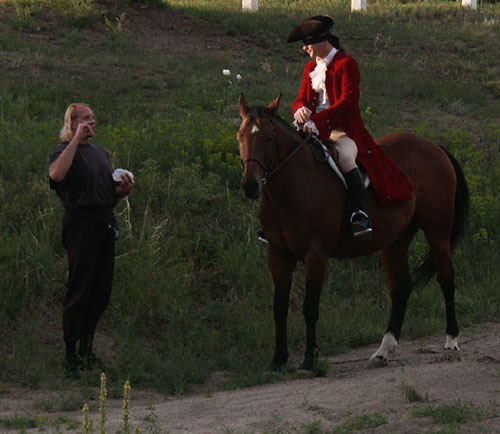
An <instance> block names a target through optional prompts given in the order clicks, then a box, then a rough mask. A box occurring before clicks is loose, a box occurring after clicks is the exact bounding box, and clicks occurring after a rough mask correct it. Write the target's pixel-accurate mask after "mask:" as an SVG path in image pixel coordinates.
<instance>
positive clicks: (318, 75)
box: [309, 47, 339, 104]
mask: <svg viewBox="0 0 500 434" xmlns="http://www.w3.org/2000/svg"><path fill="white" fill-rule="evenodd" d="M337 51H339V50H337V49H336V48H335V47H332V50H331V51H330V52H329V53H328V56H326V57H325V58H324V59H320V58H319V57H316V68H314V71H312V72H311V73H310V74H309V77H311V83H312V88H313V90H315V91H316V92H318V93H319V94H321V95H323V104H326V102H327V99H328V95H327V94H326V86H325V79H326V68H327V67H328V65H329V64H330V62H331V61H332V59H333V56H335V54H336V53H337Z"/></svg>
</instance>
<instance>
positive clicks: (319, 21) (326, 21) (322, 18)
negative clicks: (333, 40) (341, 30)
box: [286, 15, 334, 45]
mask: <svg viewBox="0 0 500 434" xmlns="http://www.w3.org/2000/svg"><path fill="white" fill-rule="evenodd" d="M333 23H334V21H333V19H332V18H331V17H329V16H328V15H315V16H313V17H309V18H306V19H305V20H303V21H302V22H301V23H300V24H299V25H298V26H295V28H294V29H293V30H292V31H291V32H290V34H289V35H288V39H287V41H286V42H288V43H290V42H297V41H300V40H302V41H303V42H304V44H306V45H310V44H315V43H317V42H321V41H325V40H327V39H329V37H330V29H331V28H332V26H333Z"/></svg>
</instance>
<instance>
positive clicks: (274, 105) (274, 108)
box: [267, 93, 282, 117]
mask: <svg viewBox="0 0 500 434" xmlns="http://www.w3.org/2000/svg"><path fill="white" fill-rule="evenodd" d="M281 95H282V94H281V93H280V94H279V95H278V98H276V99H275V100H274V101H273V102H272V103H271V104H269V105H268V106H267V108H268V109H269V110H270V111H271V116H272V117H274V116H276V114H277V113H278V108H279V106H280V100H281Z"/></svg>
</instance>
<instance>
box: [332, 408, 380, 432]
mask: <svg viewBox="0 0 500 434" xmlns="http://www.w3.org/2000/svg"><path fill="white" fill-rule="evenodd" d="M386 423H387V420H386V419H385V418H384V417H383V416H382V415H380V414H378V413H374V414H360V415H358V416H355V417H353V418H352V419H351V420H349V421H348V422H345V423H343V424H342V425H341V426H339V427H337V428H336V429H335V430H333V434H350V433H354V432H359V431H362V430H367V429H369V428H372V429H373V428H376V427H378V426H380V425H385V424H386Z"/></svg>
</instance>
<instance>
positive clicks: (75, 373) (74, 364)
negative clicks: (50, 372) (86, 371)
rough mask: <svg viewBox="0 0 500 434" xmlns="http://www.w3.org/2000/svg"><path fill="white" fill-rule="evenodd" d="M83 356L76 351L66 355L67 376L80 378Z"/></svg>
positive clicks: (65, 371)
mask: <svg viewBox="0 0 500 434" xmlns="http://www.w3.org/2000/svg"><path fill="white" fill-rule="evenodd" d="M82 365H83V360H82V358H81V357H80V356H79V355H78V354H76V353H74V354H70V355H67V356H66V360H65V361H64V365H63V366H64V375H65V377H66V378H72V379H75V380H78V379H79V378H80V370H81V369H82Z"/></svg>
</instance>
